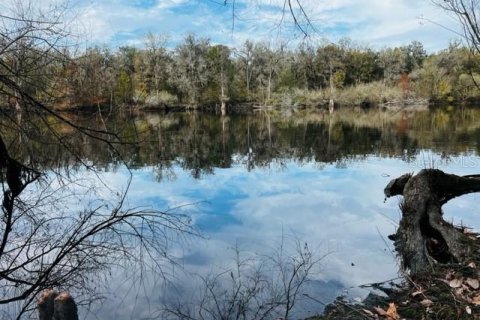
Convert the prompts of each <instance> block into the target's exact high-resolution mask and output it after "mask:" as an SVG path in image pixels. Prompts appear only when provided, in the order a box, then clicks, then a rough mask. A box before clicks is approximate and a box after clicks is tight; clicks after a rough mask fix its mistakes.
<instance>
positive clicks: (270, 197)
mask: <svg viewBox="0 0 480 320" xmlns="http://www.w3.org/2000/svg"><path fill="white" fill-rule="evenodd" d="M425 156H427V157H428V158H429V159H431V160H432V161H433V162H436V163H439V168H440V169H443V170H445V171H447V172H452V173H456V174H472V173H475V172H474V171H473V170H475V168H472V167H466V166H462V165H461V164H462V163H463V162H462V161H451V162H448V163H446V162H441V161H440V157H439V156H438V155H435V154H432V153H427V155H425V154H421V155H420V156H419V158H422V159H423V158H425ZM418 161H421V159H419V160H418ZM418 161H413V162H410V163H407V162H404V161H402V160H400V159H394V158H383V159H381V158H377V157H374V156H371V157H367V158H366V159H365V160H363V161H359V162H352V163H349V164H348V166H347V167H346V168H337V167H335V165H325V166H324V167H323V168H322V169H321V170H319V169H318V166H317V165H316V164H314V163H312V164H304V165H302V166H297V165H296V164H295V163H293V162H286V167H285V168H283V169H282V170H278V171H276V170H271V169H266V170H262V169H258V168H257V169H255V170H253V171H251V172H247V171H246V170H245V168H243V167H239V166H235V167H232V168H229V169H216V171H215V175H207V176H204V177H203V178H202V179H201V180H194V179H193V178H191V176H190V175H189V173H188V172H184V171H182V170H181V169H180V168H175V171H176V176H177V179H176V180H175V181H166V182H161V183H158V182H156V181H155V180H154V178H153V173H152V172H153V170H151V169H149V168H145V169H141V170H136V171H134V180H133V182H132V187H131V191H130V194H129V203H130V204H132V205H150V206H153V207H155V208H156V209H160V210H161V209H166V208H173V207H176V206H178V205H183V204H188V203H196V202H199V201H206V202H204V203H201V204H198V205H196V206H187V207H184V208H180V209H178V212H180V213H181V212H184V213H186V214H189V215H191V216H192V218H193V221H194V222H195V224H196V225H198V226H200V227H201V228H202V229H203V230H204V231H205V233H206V236H207V237H208V240H204V239H195V240H191V241H188V242H187V245H186V246H185V247H183V248H176V249H175V251H176V252H175V254H176V256H178V258H179V262H180V263H181V264H182V265H183V267H184V268H185V270H186V271H187V272H194V273H198V274H208V273H211V272H212V271H213V272H215V271H214V270H217V269H223V270H224V269H226V268H228V267H232V265H233V263H234V261H233V259H232V250H231V248H232V247H234V246H235V244H236V243H237V244H239V246H240V248H241V249H242V250H243V251H247V252H255V253H260V254H262V253H268V251H269V250H271V249H272V248H274V247H275V246H276V244H278V242H279V241H280V238H281V235H282V233H284V234H286V235H287V241H288V240H289V238H288V237H290V236H288V235H295V236H298V238H300V239H301V240H302V241H305V242H308V244H309V246H310V247H311V248H318V249H317V250H316V251H318V253H319V254H320V255H322V254H325V253H326V252H331V254H330V255H329V256H328V257H327V258H326V259H325V260H323V261H322V268H321V269H322V270H321V273H320V274H318V276H317V279H318V281H319V282H318V283H321V285H325V286H326V284H327V283H330V284H332V283H333V284H335V286H334V287H335V288H336V289H335V290H336V291H335V294H338V291H339V290H338V289H339V287H341V286H344V287H346V288H347V287H350V286H357V285H360V284H365V283H372V282H379V281H384V280H388V279H391V278H395V277H397V262H396V259H395V258H394V254H393V253H392V252H391V249H392V247H393V246H392V243H391V241H389V240H388V239H386V237H387V235H389V234H392V233H394V232H395V224H396V223H398V220H399V218H400V210H399V208H398V204H399V201H400V198H396V199H395V198H394V199H389V200H388V201H387V202H385V203H384V202H383V200H384V195H383V189H384V187H385V186H386V184H387V183H388V182H389V181H390V179H392V178H395V177H397V176H400V175H402V174H404V173H406V172H413V171H415V172H418V171H419V170H420V169H422V167H419V166H417V165H416V164H418V163H419V162H418ZM475 161H478V158H477V157H476V158H475ZM124 174H125V173H124V172H122V171H119V172H117V173H115V174H112V175H111V177H109V178H107V179H110V183H112V185H115V183H116V181H118V180H116V179H117V177H118V176H122V175H124ZM120 180H122V179H120ZM478 197H479V196H478V195H475V194H474V195H470V196H464V197H461V198H459V199H456V200H454V201H452V203H451V204H448V205H447V206H446V208H445V211H446V212H447V216H448V215H449V214H450V215H452V216H454V217H455V222H460V221H464V222H465V223H466V224H469V225H470V224H472V225H474V226H475V223H476V221H477V220H478V219H475V215H476V207H475V203H476V201H477V200H478ZM477 214H478V213H477ZM476 227H479V226H478V223H477V225H476ZM385 239H386V240H385ZM385 241H386V243H385ZM352 264H353V265H352ZM177 276H178V277H179V278H182V279H183V278H184V277H185V276H184V275H183V273H181V272H180V273H177ZM180 283H181V282H178V286H179V287H178V289H179V290H181V291H187V292H188V291H189V290H193V289H192V287H190V289H186V287H185V286H184V284H182V285H181V284H180ZM327 287H328V286H327ZM118 290H119V291H117V292H121V290H125V288H123V289H118ZM312 290H313V291H315V290H317V291H318V290H320V289H318V288H316V289H315V288H314V289H312ZM151 294H152V295H153V296H151V297H150V298H151V299H159V295H160V292H159V291H158V290H153V291H152V293H151ZM190 294H193V293H190ZM140 300H141V299H140V298H139V301H140ZM327 302H328V301H327ZM111 303H115V302H113V301H111ZM139 305H141V303H140V302H139ZM116 315H117V316H118V317H120V315H119V313H118V312H117V313H116ZM127 318H128V317H127Z"/></svg>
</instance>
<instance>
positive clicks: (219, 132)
mask: <svg viewBox="0 0 480 320" xmlns="http://www.w3.org/2000/svg"><path fill="white" fill-rule="evenodd" d="M479 119H480V113H479V112H477V111H476V110H468V109H465V110H458V111H454V112H447V111H443V110H437V111H431V112H422V113H417V114H409V113H403V112H363V111H356V112H355V113H353V114H352V113H351V112H342V111H340V112H338V113H337V114H335V115H333V116H325V115H321V114H316V113H307V112H292V111H291V112H283V113H281V112H275V113H264V112H261V113H257V114H253V115H236V116H229V117H224V118H221V117H220V116H214V115H201V114H167V115H160V114H144V115H140V116H138V117H136V118H135V119H134V120H129V121H126V123H127V125H125V124H123V125H121V124H119V122H113V121H112V122H111V124H110V125H112V126H117V127H122V126H124V125H125V128H123V129H122V130H124V132H135V137H137V138H138V139H140V140H141V141H143V142H142V143H141V145H140V146H138V147H135V148H129V147H127V148H126V149H125V150H124V154H125V155H126V157H127V160H128V162H129V164H130V166H131V167H133V168H134V169H133V170H132V172H133V180H132V184H131V187H130V192H129V195H128V204H129V205H130V206H142V207H143V206H149V207H153V208H155V209H159V210H172V211H173V212H176V213H183V214H186V215H188V216H190V217H191V219H192V222H193V224H194V225H195V227H196V228H197V230H199V231H200V233H201V234H202V235H203V237H187V238H185V239H182V240H179V242H178V243H173V244H172V247H171V248H169V249H170V252H171V253H172V254H173V255H174V256H175V258H176V262H177V263H178V266H176V267H174V268H169V270H170V271H169V275H170V276H169V282H165V281H163V280H162V278H161V277H158V276H156V275H152V274H150V275H146V276H145V279H146V280H145V281H144V282H142V283H138V282H137V278H131V277H130V276H129V275H125V274H123V273H116V272H114V275H113V277H112V279H111V281H109V287H108V289H107V290H106V291H107V297H108V299H107V300H106V301H105V302H104V303H103V304H102V305H101V306H95V308H94V310H91V312H92V313H90V315H91V316H93V315H95V316H97V317H98V318H100V319H106V318H112V319H113V318H115V319H138V318H139V317H140V316H143V317H148V316H151V317H155V315H158V313H157V311H158V309H159V308H161V305H162V303H163V302H165V301H169V300H170V301H171V300H174V299H178V300H180V301H183V303H185V304H187V303H189V302H190V301H193V300H194V297H195V296H196V294H197V293H198V292H199V290H201V285H200V284H199V281H198V276H206V275H208V274H218V273H220V272H224V271H227V270H230V269H231V268H233V267H234V265H235V256H236V255H235V250H233V248H238V250H239V251H240V253H241V255H242V256H244V257H251V256H254V255H257V256H258V255H268V254H270V253H271V252H272V251H274V250H275V249H276V248H278V247H279V245H280V244H281V243H282V239H283V243H284V244H285V246H286V247H291V246H292V244H295V243H296V242H297V241H298V242H299V243H301V244H302V245H303V244H304V243H307V244H308V246H309V248H310V249H311V250H312V251H314V252H316V254H317V255H318V256H323V255H326V256H325V258H323V259H322V261H321V263H320V265H319V267H320V269H319V270H318V272H316V273H315V274H314V275H313V276H312V278H313V279H314V281H312V282H310V283H309V284H308V286H306V290H307V291H306V292H308V293H309V294H310V296H312V297H315V298H316V299H317V300H319V301H322V302H325V303H328V302H331V301H332V300H333V299H334V298H335V297H336V296H338V295H339V294H348V296H349V297H350V298H356V297H364V296H365V295H366V294H367V293H368V291H365V290H360V289H358V286H360V285H362V284H368V283H373V282H380V281H386V280H389V279H395V278H397V277H398V261H397V260H396V258H395V254H394V252H393V251H392V249H393V245H392V243H391V241H389V240H388V239H387V236H388V235H389V234H392V233H394V232H395V229H396V224H397V222H398V221H399V218H400V210H399V208H398V204H399V201H400V199H399V198H392V199H389V200H387V201H386V202H384V195H383V188H384V187H385V185H386V184H387V183H388V182H389V181H390V179H392V178H395V177H397V176H400V175H402V174H404V173H406V172H418V171H419V170H421V169H422V168H432V167H434V168H439V169H442V170H445V171H447V172H451V173H456V174H475V173H477V174H478V173H479V172H480V157H478V150H479V149H478V148H479V146H480V121H478V120H479ZM120 122H121V121H120ZM91 149H92V153H91V154H90V156H89V157H90V160H91V161H92V162H93V163H96V164H97V165H98V167H99V168H102V171H103V173H102V180H103V181H104V182H105V183H106V185H108V186H109V187H111V188H116V187H117V188H118V189H121V188H123V187H124V185H125V181H126V180H127V179H128V175H129V173H128V171H127V170H126V169H125V168H124V167H122V166H121V165H114V164H111V163H109V162H108V161H107V160H106V159H107V158H108V157H107V155H106V153H104V152H103V151H102V149H101V148H95V147H94V146H92V147H91ZM93 150H95V152H93ZM479 197H480V196H479V195H475V194H474V195H469V196H464V197H461V198H459V199H456V200H454V201H452V202H451V203H449V204H448V205H447V206H445V212H446V213H445V214H446V216H447V217H448V219H450V220H453V221H454V222H455V223H464V224H466V225H470V226H473V227H475V228H479V227H480V223H479V222H478V219H476V218H475V215H476V212H475V211H476V210H474V209H476V206H475V203H478V200H479ZM287 249H288V250H290V248H287ZM322 309H323V306H322V304H321V303H319V302H316V301H313V300H311V299H308V298H306V297H304V296H302V300H301V301H299V303H298V305H297V307H296V309H295V313H294V317H297V318H300V317H303V316H306V315H308V314H313V313H315V312H321V310H322ZM87 317H89V315H87Z"/></svg>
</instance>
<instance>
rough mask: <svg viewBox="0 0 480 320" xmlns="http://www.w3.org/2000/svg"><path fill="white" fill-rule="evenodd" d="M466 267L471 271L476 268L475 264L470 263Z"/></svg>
mask: <svg viewBox="0 0 480 320" xmlns="http://www.w3.org/2000/svg"><path fill="white" fill-rule="evenodd" d="M468 266H469V267H470V268H473V269H475V268H476V267H477V266H476V265H475V262H470V263H469V264H468Z"/></svg>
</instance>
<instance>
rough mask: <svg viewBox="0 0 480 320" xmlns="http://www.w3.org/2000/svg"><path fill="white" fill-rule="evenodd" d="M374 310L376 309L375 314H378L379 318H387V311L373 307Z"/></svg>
mask: <svg viewBox="0 0 480 320" xmlns="http://www.w3.org/2000/svg"><path fill="white" fill-rule="evenodd" d="M373 309H375V312H376V313H378V315H379V316H386V315H387V311H385V310H383V309H382V308H380V307H373Z"/></svg>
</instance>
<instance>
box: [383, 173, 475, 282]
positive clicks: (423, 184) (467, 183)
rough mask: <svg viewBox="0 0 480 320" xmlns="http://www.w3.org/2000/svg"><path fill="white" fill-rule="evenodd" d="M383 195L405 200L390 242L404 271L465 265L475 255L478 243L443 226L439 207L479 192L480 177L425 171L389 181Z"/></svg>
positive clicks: (445, 224) (464, 234) (412, 272)
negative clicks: (448, 265) (393, 244)
mask: <svg viewBox="0 0 480 320" xmlns="http://www.w3.org/2000/svg"><path fill="white" fill-rule="evenodd" d="M384 191H385V196H386V197H391V196H395V195H403V196H404V199H403V202H402V203H401V205H400V208H401V210H402V218H401V220H400V224H399V227H398V230H397V232H396V234H395V235H392V236H390V237H389V238H390V239H392V240H394V242H395V248H396V250H397V252H398V254H399V256H400V258H401V260H402V265H403V268H404V269H406V270H409V271H410V273H411V274H412V275H415V274H420V273H422V272H425V271H428V270H431V269H432V268H433V267H434V265H436V264H439V263H440V264H447V263H465V262H468V261H469V260H470V259H471V258H472V257H474V256H475V255H478V252H479V251H478V250H479V248H480V244H479V241H478V239H477V238H476V237H472V236H471V235H468V234H466V233H465V232H464V230H463V229H462V228H458V227H455V226H453V225H452V224H451V223H448V222H446V221H445V220H444V219H443V217H442V215H443V212H442V205H444V204H445V203H447V202H448V201H449V200H451V199H453V198H455V197H458V196H461V195H463V194H467V193H472V192H478V191H480V175H471V176H463V177H462V176H457V175H453V174H446V173H444V172H442V171H440V170H436V169H424V170H421V171H420V172H419V173H418V174H417V175H415V176H413V175H411V174H406V175H403V176H401V177H399V178H397V179H394V180H392V181H390V183H389V184H388V185H387V186H386V188H385V190H384Z"/></svg>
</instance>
